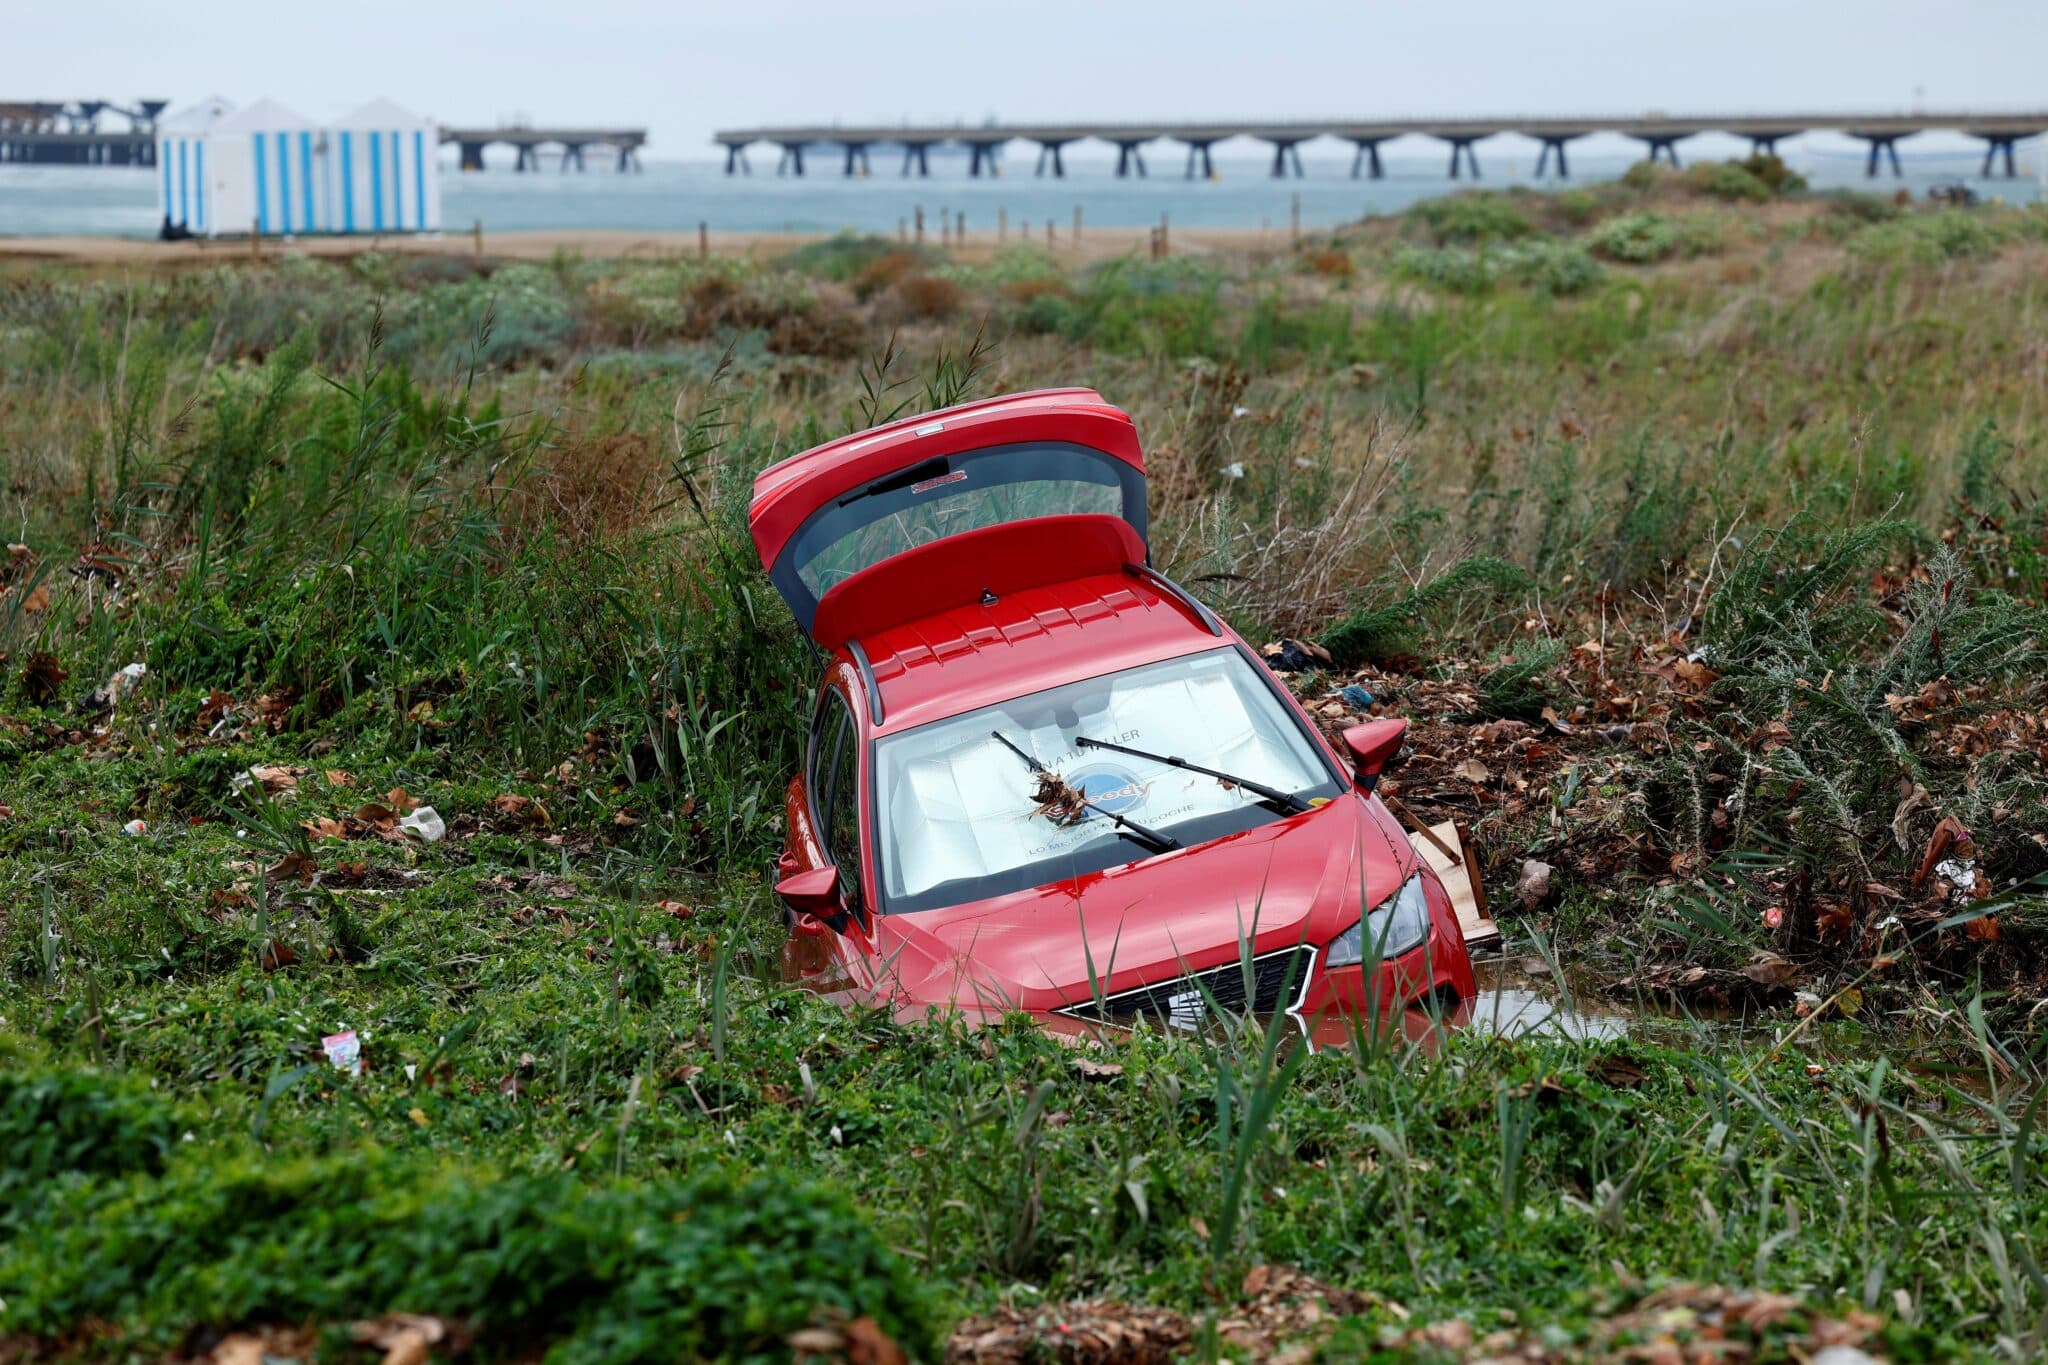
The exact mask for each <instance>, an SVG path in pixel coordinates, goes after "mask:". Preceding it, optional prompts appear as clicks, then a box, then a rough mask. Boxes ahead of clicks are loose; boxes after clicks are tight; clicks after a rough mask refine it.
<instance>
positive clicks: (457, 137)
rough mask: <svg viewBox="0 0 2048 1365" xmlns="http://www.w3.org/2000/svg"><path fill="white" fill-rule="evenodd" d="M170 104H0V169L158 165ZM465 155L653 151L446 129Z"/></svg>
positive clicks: (626, 163) (585, 140) (536, 159)
mask: <svg viewBox="0 0 2048 1365" xmlns="http://www.w3.org/2000/svg"><path fill="white" fill-rule="evenodd" d="M169 103H170V101H168V100H137V101H136V102H135V103H134V104H133V105H132V106H123V105H118V104H113V103H110V102H108V101H106V100H0V163H15V162H21V163H30V164H36V165H56V166H154V165H155V164H156V121H157V118H158V116H159V115H161V114H162V113H163V111H164V108H165V106H167V105H168V104H169ZM106 114H116V115H119V116H120V117H122V118H124V119H126V120H127V122H128V126H127V127H126V128H113V129H106V128H101V127H100V119H101V117H102V116H104V115H106ZM450 143H454V144H455V145H456V146H457V147H459V148H460V149H461V161H462V169H463V170H465V171H480V170H482V169H483V168H484V149H485V148H486V147H489V146H491V145H493V144H502V145H505V146H509V147H511V148H513V149H514V151H515V152H516V154H517V159H516V161H515V162H514V165H513V169H514V170H520V171H537V170H539V169H540V160H541V155H540V154H541V149H542V148H544V147H559V148H560V149H561V153H562V163H561V164H562V169H563V170H565V171H566V170H568V169H570V168H571V167H572V166H573V167H574V168H575V169H577V170H579V171H580V170H582V169H583V168H584V166H585V164H586V160H585V156H586V153H587V152H588V151H589V150H590V149H591V148H594V147H595V148H605V149H608V150H609V151H611V152H612V153H613V154H614V156H615V158H616V165H617V167H618V169H619V170H622V171H637V170H639V169H640V149H641V148H642V147H644V146H646V145H647V130H646V129H645V128H583V127H563V128H531V127H526V126H523V125H511V126H506V127H500V128H460V127H453V128H451V127H443V128H442V129H441V145H442V146H444V147H445V146H447V145H448V144H450Z"/></svg>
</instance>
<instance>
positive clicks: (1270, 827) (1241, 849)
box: [874, 792, 1415, 1011]
mask: <svg viewBox="0 0 2048 1365" xmlns="http://www.w3.org/2000/svg"><path fill="white" fill-rule="evenodd" d="M1414 864H1415V854H1414V850H1413V848H1412V847H1411V846H1410V845H1409V843H1408V840H1407V838H1406V836H1405V835H1403V834H1402V833H1401V830H1400V828H1399V826H1397V825H1396V824H1395V823H1394V821H1393V819H1392V817H1391V816H1389V815H1388V814H1387V813H1386V811H1385V809H1384V808H1383V807H1382V806H1381V805H1380V804H1379V803H1378V802H1377V801H1368V800H1366V799H1364V798H1362V797H1360V796H1359V795H1357V794H1355V793H1348V792H1347V793H1346V794H1345V795H1344V796H1341V797H1339V798H1338V799H1336V800H1334V801H1332V802H1330V803H1328V804H1327V805H1324V806H1321V807H1318V808H1317V809H1315V810H1312V811H1308V812H1305V813H1303V814H1300V815H1295V816H1291V817H1288V818H1287V819H1284V820H1277V821H1274V822H1272V823H1270V824H1267V825H1263V826H1261V827H1259V828H1257V829H1253V830H1247V831H1245V832H1244V833H1241V834H1233V835H1228V836H1225V837H1224V838H1221V839H1216V840H1213V841H1211V842H1209V843H1206V844H1198V845H1196V846H1194V847H1192V848H1186V849H1181V850H1178V851H1176V852H1173V853H1168V854H1162V855H1160V856H1158V857H1154V858H1148V859H1145V860H1144V861H1142V862H1137V863H1131V864H1127V865H1126V866H1123V867H1118V868H1110V869H1108V870H1106V871H1103V872H1097V873H1091V874H1088V875H1086V876H1082V877H1077V878H1074V879H1072V880H1069V881H1064V882H1056V883H1053V884H1050V885H1048V886H1043V887H1039V888H1037V889H1035V890H1031V891H1025V892H1019V893H1016V894H1014V895H1009V896H1003V897H998V898H995V899H992V900H987V901H979V902H975V903H972V904H969V905H962V906H953V907H949V908H947V909H944V910H931V911H923V912H920V913H915V914H905V915H885V916H881V917H879V918H878V919H877V920H876V921H875V924H874V937H875V950H876V953H877V954H878V956H879V958H880V959H881V960H882V962H883V963H884V964H886V965H885V967H884V969H883V972H882V975H881V979H879V980H878V981H877V982H876V983H875V985H876V990H877V993H878V994H881V995H885V996H889V997H893V998H895V999H897V1000H898V1001H902V1002H909V1003H932V1004H948V1003H954V1002H958V1003H960V1004H963V1005H967V1004H979V1005H981V1006H983V1007H985V1008H1001V1009H1022V1010H1036V1011H1044V1010H1056V1009H1060V1008H1062V1007H1065V1006H1071V1005H1076V1004H1081V1003H1085V1002H1087V1001H1089V1000H1090V999H1091V998H1093V997H1094V996H1095V995H1096V994H1097V993H1098V992H1100V993H1102V994H1106V995H1114V994H1117V993H1118V992H1121V991H1127V990H1132V989H1135V988H1137V987H1140V986H1148V985H1155V984H1158V983H1161V982H1166V981H1172V980H1174V979H1176V978H1178V977H1181V976H1185V975H1188V974H1189V973H1191V972H1199V971H1202V970H1205V969H1208V968H1213V967H1218V966H1223V965H1226V964H1229V963H1232V962H1236V961H1238V960H1239V958H1240V954H1241V952H1242V944H1243V942H1244V941H1246V940H1249V941H1250V943H1251V948H1252V953H1253V955H1254V956H1258V955H1262V954H1265V953H1269V952H1273V951H1275V950H1279V949H1285V948H1291V947H1294V946H1296V945H1299V944H1310V945H1315V946H1320V945H1322V944H1324V943H1327V942H1328V941H1329V940H1330V939H1332V938H1334V937H1336V936H1337V935H1338V934H1339V933H1342V932H1343V931H1344V930H1345V929H1347V928H1349V927H1350V926H1351V925H1352V924H1353V923H1355V922H1356V921H1357V919H1358V917H1359V915H1360V913H1361V911H1362V908H1363V907H1365V906H1370V905H1377V904H1378V903H1379V902H1380V901H1381V900H1384V899H1385V898H1386V897H1387V896H1390V895H1392V894H1393V893H1394V891H1395V890H1397V889H1398V888H1399V887H1400V885H1401V883H1402V881H1403V880H1405V879H1406V878H1407V877H1408V876H1409V875H1410V873H1411V872H1412V870H1413V868H1414ZM1361 882H1362V883H1363V885H1362V887H1361Z"/></svg>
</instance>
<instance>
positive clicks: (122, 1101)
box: [0, 1062, 177, 1228]
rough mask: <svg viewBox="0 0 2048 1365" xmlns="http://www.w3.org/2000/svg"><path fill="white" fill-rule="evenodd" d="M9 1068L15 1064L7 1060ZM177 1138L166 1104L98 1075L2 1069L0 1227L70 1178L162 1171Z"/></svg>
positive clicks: (137, 1087)
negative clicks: (53, 1184)
mask: <svg viewBox="0 0 2048 1365" xmlns="http://www.w3.org/2000/svg"><path fill="white" fill-rule="evenodd" d="M8 1065H10V1066H12V1065H14V1063H13V1062H9V1063H8ZM176 1140H177V1126H176V1124H175V1123H174V1122H173V1120H172V1117H171V1112H170V1107H169V1106H168V1105H167V1104H165V1103H164V1102H163V1100H161V1099H160V1098H158V1097H157V1096H155V1095H153V1094H151V1093H150V1091H149V1089H148V1087H147V1086H145V1085H143V1084H141V1083H139V1082H137V1081H133V1080H125V1079H117V1078H115V1077H112V1076H107V1075H103V1074H101V1073H99V1072H96V1071H61V1072H44V1071H0V1150H4V1151H5V1152H6V1153H7V1159H6V1160H5V1161H0V1228H4V1227H7V1226H8V1225H10V1224H11V1223H13V1222H15V1221H17V1218H18V1217H19V1216H20V1215H21V1213H22V1212H24V1205H25V1204H26V1203H27V1202H29V1201H35V1200H39V1199H40V1197H41V1196H43V1195H44V1194H46V1193H47V1190H48V1186H49V1183H50V1182H52V1181H54V1180H56V1179H57V1178H58V1177H59V1176H63V1175H66V1174H72V1173H82V1174H86V1175H102V1176H114V1175H121V1174H125V1173H127V1172H130V1171H145V1172H154V1171H157V1170H161V1169H162V1167H163V1161H164V1157H165V1154H166V1153H168V1152H169V1151H170V1149H171V1146H172V1144H173V1143H174V1142H175V1141H176Z"/></svg>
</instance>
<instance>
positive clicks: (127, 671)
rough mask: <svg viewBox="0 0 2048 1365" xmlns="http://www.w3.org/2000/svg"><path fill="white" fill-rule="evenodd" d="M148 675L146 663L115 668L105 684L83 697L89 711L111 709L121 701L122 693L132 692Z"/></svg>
mask: <svg viewBox="0 0 2048 1365" xmlns="http://www.w3.org/2000/svg"><path fill="white" fill-rule="evenodd" d="M148 676H149V665H148V664H128V665H126V666H125V667H123V668H119V669H116V670H115V672H114V675H113V676H112V677H110V678H108V679H107V685H106V686H105V687H102V688H100V689H99V690H98V691H96V692H94V693H93V694H92V695H91V696H89V697H87V698H86V699H85V706H86V709H87V710H89V711H111V710H113V709H114V708H115V707H116V706H118V705H119V704H120V702H121V697H122V694H123V693H127V692H133V691H134V690H135V689H136V688H137V687H140V686H141V685H142V680H143V679H144V678H146V677H148Z"/></svg>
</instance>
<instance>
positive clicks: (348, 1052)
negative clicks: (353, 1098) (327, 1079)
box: [320, 1029, 363, 1076]
mask: <svg viewBox="0 0 2048 1365" xmlns="http://www.w3.org/2000/svg"><path fill="white" fill-rule="evenodd" d="M320 1050H321V1051H323V1052H325V1053H326V1054H327V1061H328V1063H329V1064H330V1065H331V1066H333V1067H334V1069H335V1070H336V1071H346V1072H347V1073H348V1074H349V1075H351V1076H360V1075H362V1074H363V1044H362V1040H361V1039H359V1038H357V1037H356V1031H355V1030H354V1029H343V1030H342V1031H341V1032H340V1033H330V1034H328V1035H327V1036H326V1037H325V1038H322V1039H321V1040H320Z"/></svg>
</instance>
